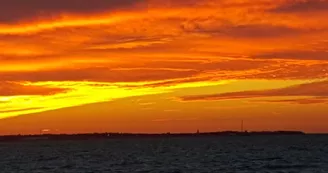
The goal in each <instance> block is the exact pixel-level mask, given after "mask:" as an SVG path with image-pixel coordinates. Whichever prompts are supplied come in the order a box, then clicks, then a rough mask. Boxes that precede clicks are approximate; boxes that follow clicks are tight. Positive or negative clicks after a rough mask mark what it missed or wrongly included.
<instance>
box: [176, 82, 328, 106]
mask: <svg viewBox="0 0 328 173" xmlns="http://www.w3.org/2000/svg"><path fill="white" fill-rule="evenodd" d="M327 88H328V81H321V82H313V83H305V84H301V85H296V86H291V87H287V88H280V89H271V90H257V91H239V92H229V93H222V94H212V95H193V96H183V97H181V98H180V99H181V100H182V101H211V100H231V99H250V98H263V97H264V98H266V97H328V89H327ZM280 101H281V102H295V101H297V102H299V103H310V102H311V101H312V102H314V99H312V100H311V99H307V100H304V99H303V100H293V99H286V100H280ZM273 102H275V101H273ZM278 102H279V101H278ZM314 103H315V102H314Z"/></svg>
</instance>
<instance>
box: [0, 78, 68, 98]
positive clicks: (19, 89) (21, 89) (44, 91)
mask: <svg viewBox="0 0 328 173" xmlns="http://www.w3.org/2000/svg"><path fill="white" fill-rule="evenodd" d="M65 91H67V90H66V89H63V88H51V87H42V86H29V85H23V84H19V83H11V82H1V81H0V96H19V95H53V94H57V93H62V92H65Z"/></svg>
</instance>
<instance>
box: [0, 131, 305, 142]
mask: <svg viewBox="0 0 328 173" xmlns="http://www.w3.org/2000/svg"><path fill="white" fill-rule="evenodd" d="M272 135H306V133H304V132H302V131H254V132H247V131H245V132H238V131H222V132H202V133H153V134H147V133H86V134H39V135H5V136H0V142H5V141H30V140H89V139H110V138H143V137H146V138H147V137H148V138H149V137H201V136H272Z"/></svg>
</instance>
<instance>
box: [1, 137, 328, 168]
mask: <svg viewBox="0 0 328 173" xmlns="http://www.w3.org/2000/svg"><path fill="white" fill-rule="evenodd" d="M0 172H1V173H7V172H8V173H15V172H22V173H23V172H27V173H34V172H42V173H43V172H44V173H51V172H58V173H66V172H77V173H84V172H90V173H91V172H95V173H98V172H129V173H130V172H132V173H133V172H143V173H146V172H163V173H166V172H167V173H179V172H186V173H193V172H200V173H202V172H204V173H205V172H231V173H233V172H241V173H246V172H249V173H254V172H263V173H265V172H268V173H285V172H295V173H312V172H313V173H328V136H316V135H307V136H262V137H260V136H244V137H242V136H240V137H237V136H235V137H232V136H231V137H229V136H227V137H180V138H178V137H171V138H167V137H163V138H126V139H108V140H93V141H29V142H11V143H8V142H5V143H0Z"/></svg>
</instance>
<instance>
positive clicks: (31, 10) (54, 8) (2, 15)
mask: <svg viewBox="0 0 328 173" xmlns="http://www.w3.org/2000/svg"><path fill="white" fill-rule="evenodd" d="M140 2H144V0H108V1H103V0H93V1H92V3H90V1H89V0H70V1H65V0H48V1H44V0H29V1H25V0H2V1H1V6H0V23H13V22H17V21H21V20H23V19H35V18H49V17H50V18H51V17H53V16H56V15H61V14H65V13H68V14H71V13H74V14H86V13H89V14H90V13H102V12H110V11H115V10H119V9H126V8H132V7H134V6H136V5H137V4H139V3H140Z"/></svg>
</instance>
